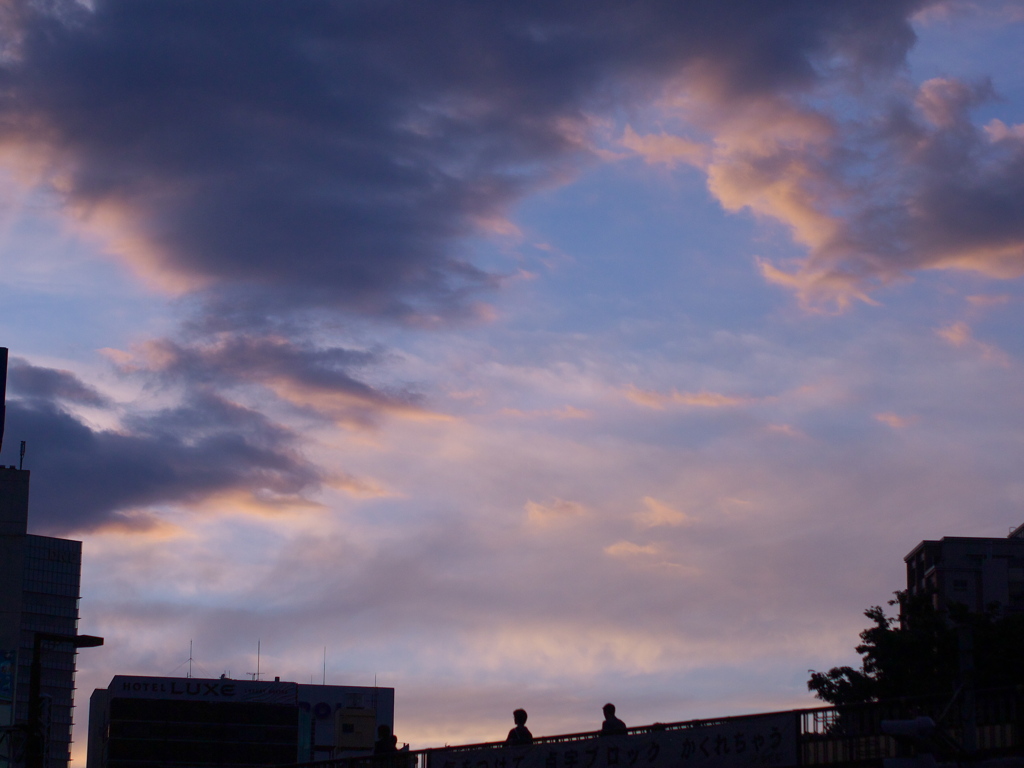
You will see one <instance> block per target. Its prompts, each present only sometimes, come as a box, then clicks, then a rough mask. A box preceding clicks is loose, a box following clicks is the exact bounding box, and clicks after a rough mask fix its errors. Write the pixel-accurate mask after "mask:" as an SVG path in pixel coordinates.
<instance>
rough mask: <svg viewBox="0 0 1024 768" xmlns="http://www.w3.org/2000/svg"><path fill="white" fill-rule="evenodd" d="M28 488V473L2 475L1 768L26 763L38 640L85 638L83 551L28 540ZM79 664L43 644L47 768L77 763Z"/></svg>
mask: <svg viewBox="0 0 1024 768" xmlns="http://www.w3.org/2000/svg"><path fill="white" fill-rule="evenodd" d="M28 488H29V472H28V470H21V469H16V468H14V467H0V726H3V727H4V728H5V731H6V737H5V738H4V740H3V743H2V745H0V768H6V766H17V765H20V764H21V763H22V761H23V759H24V737H23V731H22V730H20V729H19V726H24V725H25V724H26V723H27V722H28V718H29V712H28V704H29V679H30V670H31V666H32V653H33V641H34V639H35V633H36V632H47V633H56V634H61V635H75V634H77V631H78V600H79V587H80V579H81V570H82V544H81V542H79V541H71V540H68V539H58V538H52V537H49V536H35V535H32V534H29V533H28V532H27V528H28ZM75 657H76V653H75V650H74V648H73V647H72V646H71V645H70V644H68V643H43V644H42V647H41V656H40V662H41V672H42V676H41V678H40V680H41V688H40V691H41V694H42V703H43V712H42V716H43V719H42V724H43V728H44V733H45V742H44V743H45V747H44V752H43V760H44V765H45V766H46V768H67V765H68V761H69V760H70V757H71V724H72V708H73V705H74V689H75Z"/></svg>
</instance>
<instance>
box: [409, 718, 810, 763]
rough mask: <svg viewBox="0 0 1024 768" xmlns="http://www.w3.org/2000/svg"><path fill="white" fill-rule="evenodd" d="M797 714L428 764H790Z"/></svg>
mask: <svg viewBox="0 0 1024 768" xmlns="http://www.w3.org/2000/svg"><path fill="white" fill-rule="evenodd" d="M796 718H797V716H796V715H795V714H793V713H792V712H783V713H779V714H769V715H754V716H751V717H737V718H730V719H728V720H724V721H721V720H720V721H705V722H704V723H701V722H695V723H693V724H692V725H690V724H688V725H687V726H686V727H682V728H676V729H672V730H648V731H646V732H638V733H633V734H630V735H628V736H604V737H598V736H595V737H592V738H584V739H581V740H579V741H559V742H551V743H546V744H545V743H541V744H534V745H533V746H530V747H506V746H492V747H477V748H469V749H465V750H463V749H457V748H456V749H439V750H436V751H431V752H430V763H429V766H428V768H791V766H795V765H797V719H796Z"/></svg>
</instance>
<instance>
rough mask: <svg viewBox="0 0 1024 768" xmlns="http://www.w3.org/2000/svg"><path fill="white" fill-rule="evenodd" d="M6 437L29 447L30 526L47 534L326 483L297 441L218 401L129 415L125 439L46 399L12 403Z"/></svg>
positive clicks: (197, 399) (201, 399) (202, 398)
mask: <svg viewBox="0 0 1024 768" xmlns="http://www.w3.org/2000/svg"><path fill="white" fill-rule="evenodd" d="M6 434H7V436H8V437H9V438H10V440H9V441H8V443H9V444H10V445H16V444H17V442H18V441H20V440H26V441H27V443H28V454H27V458H26V464H25V468H26V469H31V470H32V490H31V521H30V524H31V527H32V529H33V530H34V531H36V532H40V533H54V534H64V533H68V532H72V531H83V530H89V529H95V528H98V527H102V526H103V525H105V524H109V523H112V522H114V523H117V522H124V521H125V520H130V519H131V518H130V517H127V518H126V517H125V516H124V514H123V513H125V512H131V511H133V510H137V509H139V508H143V507H147V506H154V505H160V504H176V503H177V504H181V503H185V504H187V503H190V502H197V501H201V500H202V499H204V498H207V497H208V496H210V495H211V494H216V493H223V492H230V491H244V492H247V493H251V494H252V495H254V496H255V497H257V498H263V499H265V500H268V501H272V500H274V499H279V498H281V497H285V498H291V497H295V496H297V495H299V494H302V493H303V492H304V491H307V490H311V489H314V488H316V487H317V485H318V483H319V481H320V476H319V473H318V471H317V470H316V469H315V468H313V467H312V466H311V465H309V464H308V463H306V462H305V461H304V460H303V459H302V458H301V456H299V454H298V453H297V452H296V451H295V449H294V448H293V446H292V443H293V436H292V435H291V434H290V433H288V432H286V431H285V430H283V429H281V428H280V427H277V426H275V425H274V424H272V423H271V422H269V421H268V420H267V419H266V418H264V417H263V416H261V415H260V414H258V413H256V412H255V411H252V410H248V409H245V408H242V407H240V406H238V405H235V404H232V403H229V402H227V401H225V400H222V399H220V398H218V397H215V396H213V395H203V394H197V395H193V396H192V397H190V398H189V399H188V400H187V401H186V402H185V403H184V404H182V405H180V406H177V407H174V408H168V409H165V410H162V411H158V412H156V413H152V414H146V415H141V414H137V415H134V416H131V417H128V418H127V419H125V423H124V428H123V429H121V430H119V431H113V430H104V429H95V428H93V427H90V426H89V425H87V424H85V423H84V422H82V421H81V420H80V419H78V418H76V417H75V416H73V415H72V414H70V413H68V412H67V411H65V410H63V409H62V408H60V407H59V406H58V405H56V404H54V403H53V402H48V401H47V400H45V399H44V398H41V397H36V398H32V399H30V400H24V401H23V400H12V401H10V402H9V403H8V404H7V429H6ZM9 450H13V449H9ZM12 455H13V454H12ZM8 458H9V457H8Z"/></svg>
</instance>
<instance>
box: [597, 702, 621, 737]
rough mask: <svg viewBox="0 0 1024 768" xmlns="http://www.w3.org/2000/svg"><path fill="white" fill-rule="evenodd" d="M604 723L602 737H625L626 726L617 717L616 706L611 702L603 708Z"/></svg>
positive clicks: (602, 724)
mask: <svg viewBox="0 0 1024 768" xmlns="http://www.w3.org/2000/svg"><path fill="white" fill-rule="evenodd" d="M602 709H603V710H604V722H603V723H601V735H602V736H625V735H626V724H625V723H624V722H622V721H621V720H619V718H617V717H616V716H615V705H614V704H612V703H611V702H609V703H608V704H605V705H604V707H602Z"/></svg>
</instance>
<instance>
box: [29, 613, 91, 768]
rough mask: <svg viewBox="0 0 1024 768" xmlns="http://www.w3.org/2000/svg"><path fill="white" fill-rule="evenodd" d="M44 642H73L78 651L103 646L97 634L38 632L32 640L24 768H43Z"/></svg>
mask: <svg viewBox="0 0 1024 768" xmlns="http://www.w3.org/2000/svg"><path fill="white" fill-rule="evenodd" d="M43 643H71V645H72V646H74V647H75V649H76V650H77V649H78V648H95V647H96V646H99V645H103V638H102V637H96V636H95V635H62V634H60V633H57V632H36V633H35V639H34V640H33V641H32V670H31V672H30V674H29V679H28V741H27V743H26V744H25V768H43V751H44V750H43V748H44V746H45V745H44V741H43V702H42V696H41V695H40V693H39V688H40V686H41V678H42V676H43V664H42V655H43V653H42V652H43Z"/></svg>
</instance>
